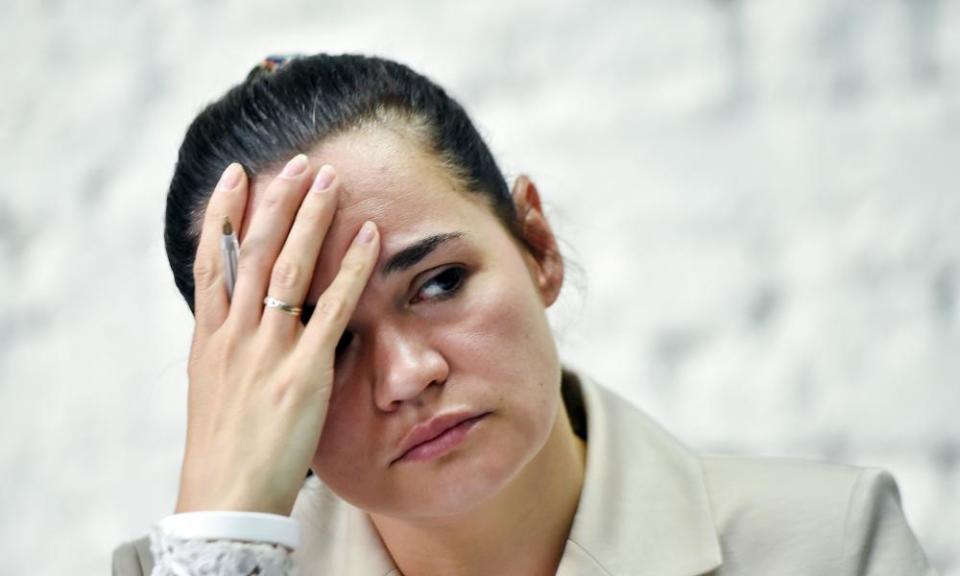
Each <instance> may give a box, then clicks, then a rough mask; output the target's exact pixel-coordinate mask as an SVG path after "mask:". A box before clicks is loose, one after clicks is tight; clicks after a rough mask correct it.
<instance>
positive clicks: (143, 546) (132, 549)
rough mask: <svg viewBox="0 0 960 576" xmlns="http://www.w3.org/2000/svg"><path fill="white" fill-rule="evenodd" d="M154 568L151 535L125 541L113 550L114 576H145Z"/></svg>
mask: <svg viewBox="0 0 960 576" xmlns="http://www.w3.org/2000/svg"><path fill="white" fill-rule="evenodd" d="M152 570H153V555H152V554H151V553H150V538H149V537H146V536H145V537H143V538H140V539H137V540H131V541H129V542H124V543H123V544H121V545H119V546H117V547H116V548H115V549H114V550H113V570H112V574H113V576H144V575H145V574H150V572H151V571H152Z"/></svg>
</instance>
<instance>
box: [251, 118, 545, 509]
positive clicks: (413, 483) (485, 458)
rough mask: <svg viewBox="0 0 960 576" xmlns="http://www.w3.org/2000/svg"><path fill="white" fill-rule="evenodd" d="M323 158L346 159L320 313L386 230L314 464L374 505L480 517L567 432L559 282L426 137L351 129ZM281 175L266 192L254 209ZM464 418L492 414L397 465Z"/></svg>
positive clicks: (322, 272)
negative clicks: (424, 433)
mask: <svg viewBox="0 0 960 576" xmlns="http://www.w3.org/2000/svg"><path fill="white" fill-rule="evenodd" d="M311 161H312V162H314V163H315V165H320V164H321V163H328V164H331V165H333V166H334V167H335V168H336V170H337V174H338V177H339V179H340V181H341V188H340V196H339V202H338V212H337V214H336V216H335V218H334V220H333V223H332V226H331V229H330V231H329V233H328V235H327V238H326V241H325V243H324V247H323V249H322V251H321V254H320V257H319V260H318V264H317V271H316V274H315V277H314V282H313V285H312V287H311V291H310V294H309V295H308V297H307V304H308V305H309V304H313V303H315V302H316V301H317V298H318V297H319V295H320V294H322V292H323V290H324V289H325V288H326V287H327V286H328V285H329V284H330V282H331V280H332V279H333V278H334V276H335V274H336V272H337V268H338V266H339V263H340V260H341V258H342V256H343V254H344V253H345V252H346V248H347V246H348V245H349V243H350V241H351V239H352V237H353V235H354V234H355V233H356V232H357V230H358V229H359V228H360V226H361V224H362V223H363V222H364V221H365V220H373V221H374V222H376V224H377V226H378V227H379V230H380V236H381V250H380V255H379V259H378V262H377V265H376V268H375V269H374V272H373V274H372V276H371V278H370V281H369V283H368V284H367V287H366V289H365V291H364V292H363V294H362V296H361V297H360V300H359V303H358V305H357V308H356V310H355V312H354V314H353V316H352V317H351V320H350V323H349V327H348V334H347V335H345V338H344V339H343V340H341V345H340V346H338V351H337V360H336V368H335V379H334V388H333V391H332V395H331V399H330V405H329V411H328V413H327V419H326V423H325V425H324V428H323V433H322V435H321V439H320V442H319V444H318V446H317V451H316V454H315V456H314V459H313V464H312V468H313V470H314V472H315V473H316V474H317V475H318V476H319V477H320V479H321V480H322V481H323V482H324V483H325V484H326V485H327V486H329V487H330V488H331V489H332V490H333V491H334V492H336V493H337V494H338V495H340V496H341V497H342V498H344V499H345V500H347V501H349V502H351V503H352V504H354V505H355V506H357V507H360V508H363V509H365V510H368V511H372V512H377V513H379V514H386V515H390V516H393V517H398V518H402V517H408V518H412V517H429V516H441V515H448V514H455V513H457V512H461V511H466V510H468V509H469V508H471V507H473V506H475V505H476V504H478V503H480V502H481V501H482V500H484V499H485V498H487V497H489V496H492V495H494V494H495V493H497V492H498V491H499V490H500V489H501V488H503V487H504V486H505V485H506V484H507V483H508V482H509V481H510V480H511V479H512V478H513V477H514V476H515V475H517V474H518V472H520V471H521V470H522V469H523V467H524V466H525V465H526V464H527V463H528V462H529V461H530V460H531V459H532V458H533V457H534V456H536V455H537V453H538V452H539V450H540V449H541V447H542V446H543V445H544V443H545V442H546V440H547V438H548V436H549V434H550V432H551V428H552V427H553V424H554V420H555V417H556V414H557V408H558V403H559V402H560V401H561V400H560V394H559V383H560V363H559V359H558V356H557V352H556V347H555V344H554V340H553V336H552V334H551V332H550V329H549V325H548V323H547V319H546V316H545V308H546V307H547V306H549V305H550V304H551V303H552V302H553V299H554V298H555V295H556V290H558V289H559V286H555V288H556V290H551V289H549V288H544V287H543V286H544V284H543V282H542V281H540V282H538V278H541V279H542V277H543V276H542V271H543V268H542V267H541V265H540V262H538V261H537V260H536V259H534V258H533V257H532V256H530V254H529V253H528V252H526V251H523V250H521V249H520V248H519V246H518V244H517V243H516V242H515V241H514V240H513V238H512V237H511V236H510V234H509V233H508V232H507V231H506V230H505V229H504V227H503V226H502V225H501V224H500V223H499V222H498V221H497V220H496V218H495V217H494V216H493V213H492V211H491V210H490V209H489V208H488V207H487V206H486V205H485V204H484V201H483V200H482V199H481V197H480V196H477V195H475V194H470V193H467V192H464V191H462V190H461V189H460V188H459V185H458V184H456V183H455V182H454V180H453V179H452V178H451V177H450V175H449V173H448V172H447V171H446V170H444V169H443V168H441V167H440V165H439V164H438V162H437V161H436V160H435V159H434V158H433V157H431V156H429V155H427V154H425V153H424V152H423V151H422V150H421V149H420V147H419V146H417V145H416V144H414V143H413V142H412V141H411V140H409V139H407V138H404V137H403V136H401V135H399V134H397V133H395V132H393V131H388V130H382V129H380V130H372V129H367V130H363V131H357V132H350V133H347V134H344V135H341V136H338V137H336V138H334V139H331V140H329V141H327V142H325V143H324V144H323V145H321V146H320V147H318V148H317V149H316V150H314V151H313V153H312V154H311ZM271 178H272V175H269V176H264V177H262V179H258V181H257V182H256V183H255V185H254V194H253V195H252V200H251V208H253V209H255V205H256V199H257V198H258V194H257V191H258V190H262V189H263V187H264V186H265V184H266V183H267V182H269V180H270V179H271ZM248 214H249V210H248ZM248 219H249V216H248ZM431 237H434V238H436V237H440V238H445V239H444V240H442V241H440V242H437V243H435V246H434V247H433V249H432V250H422V251H420V254H418V256H422V258H408V259H407V261H406V265H404V266H399V267H395V269H394V270H393V271H392V272H389V273H385V274H384V273H381V268H382V267H383V266H384V265H385V264H386V263H388V262H389V261H390V260H391V258H392V257H393V256H394V255H396V254H397V253H398V252H400V251H402V250H404V249H405V248H408V247H410V246H412V245H415V244H417V243H419V242H420V241H422V240H424V239H427V238H431ZM558 282H559V280H557V283H558ZM548 283H549V282H548ZM538 286H539V287H538ZM460 409H464V410H469V411H483V412H490V414H489V415H487V416H486V417H485V418H483V419H482V420H481V421H480V422H479V423H478V424H477V425H476V426H475V427H474V428H473V429H472V430H471V431H470V433H469V434H468V436H467V438H466V441H465V442H463V443H462V444H460V445H459V446H458V447H457V448H456V449H454V450H453V451H451V452H448V453H446V454H444V455H443V456H441V457H439V458H435V459H432V460H429V461H421V462H410V461H400V462H394V460H395V459H396V458H397V456H398V455H399V444H400V442H401V440H402V439H403V438H404V436H405V435H406V434H407V432H408V431H409V430H410V428H411V427H412V426H414V425H415V424H417V423H420V422H425V421H427V420H429V419H431V418H432V417H433V416H435V415H437V414H441V413H448V412H450V411H452V410H460Z"/></svg>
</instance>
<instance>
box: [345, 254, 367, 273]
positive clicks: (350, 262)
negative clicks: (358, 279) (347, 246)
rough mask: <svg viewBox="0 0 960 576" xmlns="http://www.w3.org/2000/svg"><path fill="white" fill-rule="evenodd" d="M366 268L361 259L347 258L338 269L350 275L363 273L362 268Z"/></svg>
mask: <svg viewBox="0 0 960 576" xmlns="http://www.w3.org/2000/svg"><path fill="white" fill-rule="evenodd" d="M364 268H366V265H365V264H364V262H363V260H360V259H358V258H348V259H346V260H344V261H343V263H342V264H340V270H341V271H342V272H344V273H346V274H349V275H352V276H359V275H361V274H363V270H364Z"/></svg>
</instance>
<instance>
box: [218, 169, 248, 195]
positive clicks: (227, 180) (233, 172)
mask: <svg viewBox="0 0 960 576" xmlns="http://www.w3.org/2000/svg"><path fill="white" fill-rule="evenodd" d="M242 172H243V169H242V168H241V167H240V165H239V164H237V163H236V162H232V163H231V164H230V165H229V166H227V169H226V170H224V171H223V174H221V175H220V181H219V182H217V188H218V189H220V190H230V189H232V188H233V187H234V186H236V185H237V184H239V183H240V174H241V173H242Z"/></svg>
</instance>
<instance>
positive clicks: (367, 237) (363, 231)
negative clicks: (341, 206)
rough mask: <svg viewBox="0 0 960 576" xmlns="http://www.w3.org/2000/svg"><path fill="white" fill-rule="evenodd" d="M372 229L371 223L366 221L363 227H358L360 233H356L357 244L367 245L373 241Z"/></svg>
mask: <svg viewBox="0 0 960 576" xmlns="http://www.w3.org/2000/svg"><path fill="white" fill-rule="evenodd" d="M373 235H374V228H373V222H371V221H369V220H367V221H366V222H364V223H363V226H361V227H360V232H358V233H357V240H356V242H357V244H369V243H370V241H371V240H373Z"/></svg>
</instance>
